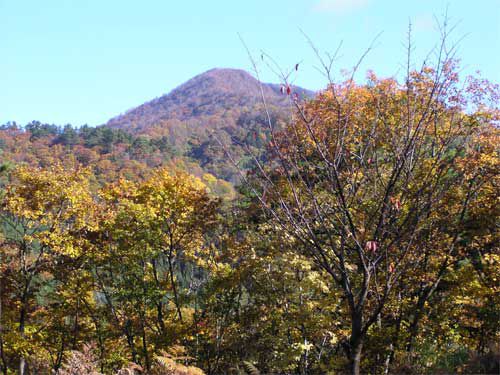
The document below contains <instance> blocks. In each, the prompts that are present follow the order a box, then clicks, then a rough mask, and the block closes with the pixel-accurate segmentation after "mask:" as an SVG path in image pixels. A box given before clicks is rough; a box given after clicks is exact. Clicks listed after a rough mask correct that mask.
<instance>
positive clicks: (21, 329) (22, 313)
mask: <svg viewBox="0 0 500 375" xmlns="http://www.w3.org/2000/svg"><path fill="white" fill-rule="evenodd" d="M26 289H27V288H26ZM27 299H28V298H27V292H26V291H25V292H24V294H23V297H22V299H21V311H20V314H19V336H21V338H22V339H24V336H25V335H24V327H25V325H26V313H27V307H26V303H27ZM25 374H26V359H25V358H24V356H21V358H20V359H19V375H25Z"/></svg>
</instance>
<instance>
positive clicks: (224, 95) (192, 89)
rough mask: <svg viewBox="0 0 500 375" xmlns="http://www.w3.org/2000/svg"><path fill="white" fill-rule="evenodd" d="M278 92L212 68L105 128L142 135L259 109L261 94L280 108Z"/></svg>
mask: <svg viewBox="0 0 500 375" xmlns="http://www.w3.org/2000/svg"><path fill="white" fill-rule="evenodd" d="M280 88H281V85H279V84H273V83H262V84H261V83H260V82H259V81H258V80H257V79H256V78H255V77H254V76H252V75H251V74H250V73H248V72H247V71H245V70H242V69H234V68H213V69H210V70H208V71H206V72H203V73H200V74H198V75H196V76H194V77H193V78H191V79H189V80H188V81H186V82H184V83H182V84H180V85H179V86H177V87H175V88H174V89H172V90H171V91H170V92H168V93H166V94H163V95H161V96H160V97H157V98H154V99H152V100H149V101H147V102H145V103H143V104H141V105H139V106H137V107H134V108H131V109H129V110H127V111H126V112H124V113H122V114H119V115H118V116H115V117H113V118H111V119H110V120H109V121H108V122H107V123H106V124H105V125H106V126H110V127H114V128H121V129H124V130H129V131H133V132H143V131H145V130H147V128H149V127H154V126H156V125H159V124H161V123H162V122H165V121H169V120H178V121H181V122H183V121H189V120H193V119H198V118H199V119H202V118H203V117H206V116H212V115H215V114H217V113H221V112H224V111H227V110H234V109H235V108H236V107H248V108H254V107H260V105H261V104H262V93H263V94H264V96H265V98H266V102H267V103H268V104H269V105H271V106H275V107H281V108H283V107H286V106H287V104H288V103H289V101H288V100H287V95H286V94H283V93H282V92H281V89H280ZM261 89H262V93H261ZM292 91H293V92H294V93H297V94H298V95H299V96H301V97H304V96H305V97H312V96H314V92H313V91H310V90H307V89H303V88H301V87H297V86H292Z"/></svg>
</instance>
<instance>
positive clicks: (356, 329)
mask: <svg viewBox="0 0 500 375" xmlns="http://www.w3.org/2000/svg"><path fill="white" fill-rule="evenodd" d="M362 319H363V318H362V314H361V313H360V312H357V311H356V312H354V313H353V314H352V323H351V330H352V331H351V338H350V340H349V361H350V372H351V374H353V375H359V374H360V370H361V352H362V350H363V341H364V335H363V333H362V326H363V324H362V323H363V320H362Z"/></svg>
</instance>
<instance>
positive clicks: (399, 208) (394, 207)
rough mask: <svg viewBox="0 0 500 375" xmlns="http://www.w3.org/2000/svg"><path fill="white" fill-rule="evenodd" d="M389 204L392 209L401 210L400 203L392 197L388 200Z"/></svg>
mask: <svg viewBox="0 0 500 375" xmlns="http://www.w3.org/2000/svg"><path fill="white" fill-rule="evenodd" d="M390 202H391V205H392V208H393V209H394V210H396V211H400V210H401V202H400V200H399V199H398V198H394V197H391V198H390Z"/></svg>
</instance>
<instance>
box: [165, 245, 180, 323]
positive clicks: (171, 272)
mask: <svg viewBox="0 0 500 375" xmlns="http://www.w3.org/2000/svg"><path fill="white" fill-rule="evenodd" d="M168 271H169V273H170V282H171V283H172V291H173V292H174V302H175V307H176V308H177V314H179V320H180V321H181V322H182V312H181V307H180V305H179V297H178V295H177V286H176V285H175V278H174V267H173V264H172V249H170V252H169V254H168Z"/></svg>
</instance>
